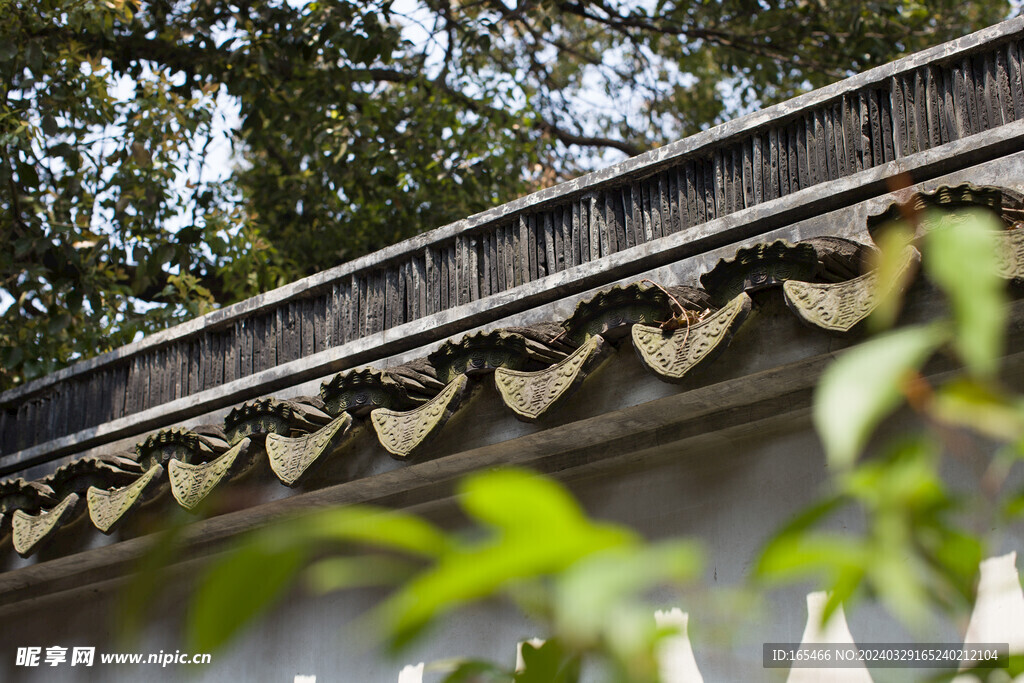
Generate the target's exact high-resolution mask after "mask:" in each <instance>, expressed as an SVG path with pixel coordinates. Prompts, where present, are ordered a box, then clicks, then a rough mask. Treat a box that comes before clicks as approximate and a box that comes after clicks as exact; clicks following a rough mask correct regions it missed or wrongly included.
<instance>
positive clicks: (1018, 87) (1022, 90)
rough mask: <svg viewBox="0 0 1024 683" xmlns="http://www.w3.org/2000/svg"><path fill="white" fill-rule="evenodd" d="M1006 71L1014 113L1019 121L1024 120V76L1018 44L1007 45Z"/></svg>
mask: <svg viewBox="0 0 1024 683" xmlns="http://www.w3.org/2000/svg"><path fill="white" fill-rule="evenodd" d="M1006 70H1007V77H1008V78H1009V80H1010V93H1011V94H1012V97H1013V111H1014V113H1015V114H1016V117H1017V119H1024V74H1022V65H1021V52H1020V47H1019V46H1018V44H1017V43H1016V42H1011V43H1008V44H1007V45H1006Z"/></svg>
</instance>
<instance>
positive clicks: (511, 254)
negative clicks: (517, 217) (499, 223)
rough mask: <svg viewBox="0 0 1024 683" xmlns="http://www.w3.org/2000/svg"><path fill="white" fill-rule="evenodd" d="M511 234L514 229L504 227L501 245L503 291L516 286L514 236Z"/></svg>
mask: <svg viewBox="0 0 1024 683" xmlns="http://www.w3.org/2000/svg"><path fill="white" fill-rule="evenodd" d="M513 233H515V228H514V227H513V226H512V225H506V226H505V231H504V233H503V234H504V243H503V244H502V257H503V267H504V270H505V289H512V288H513V287H515V286H516V278H515V260H516V243H515V235H514V234H513Z"/></svg>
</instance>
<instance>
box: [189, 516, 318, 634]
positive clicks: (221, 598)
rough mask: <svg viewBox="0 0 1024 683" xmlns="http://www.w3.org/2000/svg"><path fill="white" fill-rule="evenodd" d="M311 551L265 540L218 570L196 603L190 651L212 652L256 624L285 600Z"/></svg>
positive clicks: (208, 575)
mask: <svg viewBox="0 0 1024 683" xmlns="http://www.w3.org/2000/svg"><path fill="white" fill-rule="evenodd" d="M275 540H276V541H280V542H275ZM309 550H311V548H308V547H305V546H302V545H297V544H293V543H288V542H283V539H271V538H270V537H269V536H268V535H267V534H259V535H257V536H254V537H252V538H250V539H249V541H248V542H247V543H245V544H244V545H241V546H240V547H237V548H235V549H234V550H233V551H232V552H231V553H230V554H228V555H227V556H226V557H225V558H224V559H222V560H220V561H218V562H217V563H216V564H214V566H213V567H212V568H211V569H210V571H209V572H208V573H206V575H205V576H204V577H203V580H202V582H201V583H200V586H199V589H198V590H197V591H196V594H195V597H194V598H193V601H192V609H191V611H190V613H189V629H188V634H189V647H190V648H191V649H192V650H193V651H195V652H211V651H213V650H216V649H217V648H219V647H220V646H222V645H224V644H225V643H226V642H228V641H229V640H230V639H231V638H233V637H234V636H235V635H237V634H238V632H239V631H240V630H241V629H242V628H244V627H245V626H247V625H249V624H251V623H252V621H253V619H255V618H256V616H257V615H259V614H261V613H263V612H265V611H266V610H267V609H269V608H270V607H271V606H272V605H273V604H275V603H276V602H277V601H278V600H280V599H281V598H282V597H283V595H284V593H285V592H286V591H287V590H288V588H289V587H290V586H291V585H292V584H293V582H294V579H295V576H296V574H297V573H298V572H299V570H300V569H301V567H302V566H303V563H304V562H305V561H306V559H307V556H308V551H309Z"/></svg>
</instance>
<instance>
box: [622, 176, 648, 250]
mask: <svg viewBox="0 0 1024 683" xmlns="http://www.w3.org/2000/svg"><path fill="white" fill-rule="evenodd" d="M622 192H623V195H622V197H623V201H624V202H626V222H627V227H628V234H629V246H631V247H635V246H636V245H638V244H643V242H644V219H643V207H642V206H641V201H640V196H639V192H640V188H639V187H637V185H636V184H635V183H631V184H629V185H627V186H625V187H623V188H622Z"/></svg>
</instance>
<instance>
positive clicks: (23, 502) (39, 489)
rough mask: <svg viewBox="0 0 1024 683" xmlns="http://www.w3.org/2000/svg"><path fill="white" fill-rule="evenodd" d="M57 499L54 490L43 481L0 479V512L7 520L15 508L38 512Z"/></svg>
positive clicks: (19, 478)
mask: <svg viewBox="0 0 1024 683" xmlns="http://www.w3.org/2000/svg"><path fill="white" fill-rule="evenodd" d="M57 500H58V498H57V494H56V493H55V492H54V490H53V489H52V488H50V487H49V486H48V485H46V484H44V483H43V482H40V481H25V480H24V479H22V478H21V477H18V478H17V479H5V480H3V481H0V513H2V514H4V515H6V516H7V520H8V521H10V513H12V512H14V511H15V510H22V509H24V510H31V511H33V512H38V511H39V510H40V509H42V508H44V507H46V506H52V505H54V504H56V503H57ZM0 526H2V524H0Z"/></svg>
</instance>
